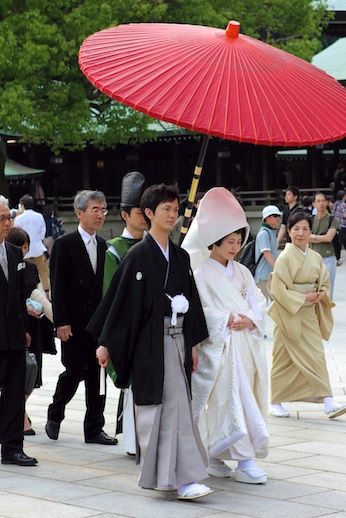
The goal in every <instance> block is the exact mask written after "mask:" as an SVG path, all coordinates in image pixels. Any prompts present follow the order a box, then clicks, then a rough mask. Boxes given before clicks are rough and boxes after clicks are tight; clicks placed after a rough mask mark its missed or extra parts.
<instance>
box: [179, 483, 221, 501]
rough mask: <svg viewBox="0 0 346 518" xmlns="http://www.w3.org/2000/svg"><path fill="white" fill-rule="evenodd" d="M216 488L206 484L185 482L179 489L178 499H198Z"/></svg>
mask: <svg viewBox="0 0 346 518" xmlns="http://www.w3.org/2000/svg"><path fill="white" fill-rule="evenodd" d="M213 492H214V490H213V489H211V488H210V487H208V486H205V485H204V484H197V483H194V482H192V483H191V484H185V485H184V486H181V487H180V488H179V489H178V500H196V499H197V498H202V497H203V496H207V495H210V494H211V493H213Z"/></svg>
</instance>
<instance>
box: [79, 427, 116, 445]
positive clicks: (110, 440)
mask: <svg viewBox="0 0 346 518" xmlns="http://www.w3.org/2000/svg"><path fill="white" fill-rule="evenodd" d="M85 442H88V443H95V444H106V445H108V446H114V445H115V444H118V439H116V438H115V437H110V436H109V435H107V434H106V432H104V431H103V430H102V431H101V432H100V433H99V434H97V435H94V437H90V438H89V439H85Z"/></svg>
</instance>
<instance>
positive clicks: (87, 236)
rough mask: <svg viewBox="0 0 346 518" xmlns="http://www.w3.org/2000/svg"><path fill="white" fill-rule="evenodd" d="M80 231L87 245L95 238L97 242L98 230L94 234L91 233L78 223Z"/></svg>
mask: <svg viewBox="0 0 346 518" xmlns="http://www.w3.org/2000/svg"><path fill="white" fill-rule="evenodd" d="M77 230H78V232H79V233H80V236H81V238H82V239H83V242H84V244H85V245H88V244H89V241H91V240H94V241H95V242H96V243H97V241H96V232H94V233H93V234H89V232H87V231H86V230H84V228H82V227H81V225H78V229H77Z"/></svg>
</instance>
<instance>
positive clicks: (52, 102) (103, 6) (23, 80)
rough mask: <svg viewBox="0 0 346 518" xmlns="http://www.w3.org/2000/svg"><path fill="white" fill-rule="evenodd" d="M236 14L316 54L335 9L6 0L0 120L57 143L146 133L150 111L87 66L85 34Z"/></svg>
mask: <svg viewBox="0 0 346 518" xmlns="http://www.w3.org/2000/svg"><path fill="white" fill-rule="evenodd" d="M313 5H314V7H313ZM232 18H233V19H236V20H238V21H240V22H241V24H242V32H243V33H246V34H248V35H251V36H254V37H256V38H260V39H263V40H265V41H267V42H269V43H272V44H274V45H277V46H280V47H281V48H284V49H285V50H288V51H289V52H292V53H294V54H297V55H299V56H301V57H303V58H305V59H310V58H311V56H312V55H313V54H314V53H315V52H316V51H317V50H318V48H319V36H320V33H321V30H322V28H323V26H324V24H325V23H326V21H327V19H328V16H326V11H325V0H315V1H313V0H270V1H269V0H262V1H260V2H259V1H258V0H232V1H231V0H228V1H226V0H100V1H95V0H54V1H52V0H0V127H2V128H4V129H6V130H7V131H9V132H13V133H19V134H21V135H23V139H25V140H29V141H31V142H34V143H39V142H45V143H47V144H48V145H49V146H50V147H51V148H52V149H53V150H55V151H58V150H60V149H62V148H69V149H82V148H83V147H85V145H86V143H87V142H90V143H93V144H95V145H96V146H113V145H116V144H117V143H121V142H127V141H128V139H129V138H130V137H131V136H132V137H135V138H137V139H143V138H146V137H147V136H148V135H149V134H150V132H149V131H148V128H147V126H148V121H149V120H150V119H149V118H147V117H146V116H144V115H142V114H140V113H138V112H135V111H133V110H130V109H129V108H126V107H124V106H122V105H120V104H118V103H116V102H114V101H111V100H110V99H109V98H107V97H105V96H104V95H102V94H101V93H99V92H98V91H97V90H95V89H94V88H93V87H92V86H91V85H90V84H89V83H88V81H87V80H86V79H85V78H84V76H83V75H82V73H81V72H80V70H79V67H78V49H79V46H80V45H81V43H82V42H83V40H84V39H85V38H86V37H87V36H88V35H89V34H92V33H94V32H96V31H98V30H100V29H104V28H107V27H111V26H114V25H117V24H119V23H130V22H160V21H164V22H178V23H191V24H202V25H211V26H215V27H225V26H226V25H227V22H228V20H229V19H232Z"/></svg>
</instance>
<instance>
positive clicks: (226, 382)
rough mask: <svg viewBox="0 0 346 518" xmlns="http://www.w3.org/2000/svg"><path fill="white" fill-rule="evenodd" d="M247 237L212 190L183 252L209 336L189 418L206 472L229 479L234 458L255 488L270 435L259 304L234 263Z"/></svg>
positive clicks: (239, 214) (236, 215)
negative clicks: (199, 439) (200, 445)
mask: <svg viewBox="0 0 346 518" xmlns="http://www.w3.org/2000/svg"><path fill="white" fill-rule="evenodd" d="M248 233H249V225H248V223H247V220H246V216H245V212H244V211H243V209H242V207H241V206H240V204H239V203H238V201H237V200H236V198H235V197H234V196H233V195H232V194H231V193H230V192H229V191H227V190H226V189H224V188H221V187H216V188H214V189H211V190H210V191H208V192H207V193H206V195H205V196H204V198H203V199H202V201H201V202H200V205H199V208H198V211H197V214H196V217H195V219H194V220H193V222H192V225H191V227H190V230H189V232H188V234H187V236H186V238H185V240H184V242H183V248H185V249H186V250H187V251H188V252H189V253H190V256H191V263H192V267H193V270H194V276H195V280H196V284H197V288H198V291H199V295H200V299H201V302H202V306H203V310H204V313H205V317H206V321H207V325H208V331H209V338H208V339H206V340H205V341H204V342H202V343H201V344H199V346H198V358H199V362H198V369H197V371H196V372H195V373H194V374H193V376H192V407H193V415H194V420H195V423H196V424H197V425H198V428H199V431H200V434H201V437H202V440H203V442H204V445H205V447H206V449H207V452H208V456H209V465H208V472H209V474H210V475H212V476H216V477H229V476H230V474H231V469H230V467H229V466H228V465H227V464H226V463H225V462H224V460H235V461H237V462H238V464H237V468H236V470H235V479H236V481H237V482H243V483H247V484H261V483H265V482H266V481H267V474H266V473H265V472H264V471H263V469H261V468H260V467H259V466H258V465H257V463H256V462H255V458H256V457H257V458H264V457H265V456H266V455H267V453H268V437H269V435H268V430H267V424H266V420H267V404H268V402H267V397H268V396H267V389H268V382H267V379H268V378H267V367H266V358H265V351H264V344H263V342H262V337H263V333H264V308H265V298H264V297H263V295H262V293H261V291H260V290H259V289H258V288H257V287H256V284H255V282H254V279H253V277H252V275H251V273H250V272H249V270H248V269H247V268H246V267H245V266H243V265H242V264H239V263H237V262H236V261H235V256H236V254H237V253H238V252H239V250H240V249H241V247H242V246H243V245H244V244H245V242H246V239H247V236H248Z"/></svg>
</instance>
